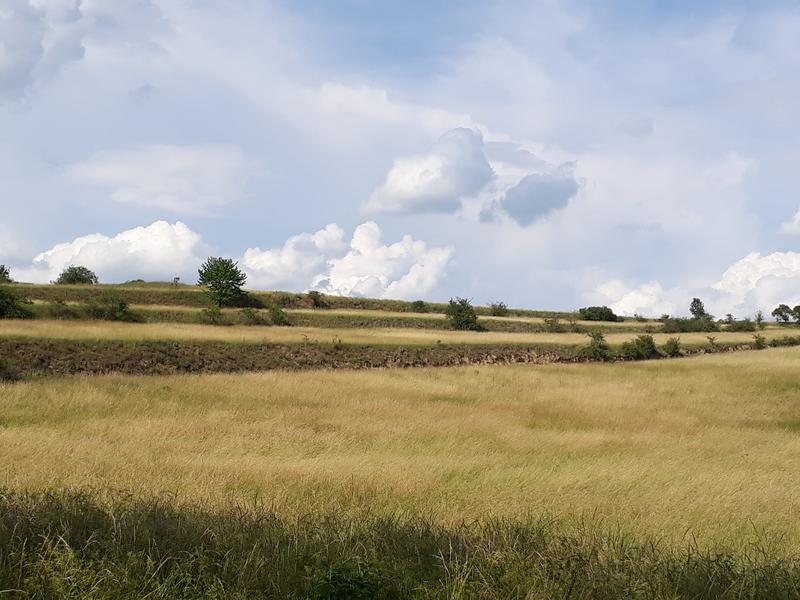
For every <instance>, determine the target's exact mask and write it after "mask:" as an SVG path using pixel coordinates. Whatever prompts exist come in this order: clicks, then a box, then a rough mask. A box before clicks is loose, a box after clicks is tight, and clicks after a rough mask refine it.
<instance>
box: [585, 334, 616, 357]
mask: <svg viewBox="0 0 800 600" xmlns="http://www.w3.org/2000/svg"><path fill="white" fill-rule="evenodd" d="M586 335H588V336H589V345H588V346H586V347H584V348H583V349H582V350H581V352H580V355H581V356H583V357H585V358H591V359H593V360H607V359H608V356H609V347H608V342H606V336H604V335H603V332H602V331H590V332H589V333H587V334H586Z"/></svg>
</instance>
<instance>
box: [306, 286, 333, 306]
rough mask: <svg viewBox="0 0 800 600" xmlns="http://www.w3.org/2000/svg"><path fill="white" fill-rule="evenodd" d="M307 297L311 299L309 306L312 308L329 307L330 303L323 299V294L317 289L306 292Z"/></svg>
mask: <svg viewBox="0 0 800 600" xmlns="http://www.w3.org/2000/svg"><path fill="white" fill-rule="evenodd" d="M308 299H309V300H311V306H312V307H313V308H330V304H329V303H328V301H327V300H326V299H325V296H324V295H323V294H322V293H321V292H318V291H317V290H311V291H310V292H308Z"/></svg>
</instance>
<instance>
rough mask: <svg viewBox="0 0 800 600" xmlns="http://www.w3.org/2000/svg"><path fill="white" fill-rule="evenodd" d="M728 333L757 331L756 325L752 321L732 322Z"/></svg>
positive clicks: (729, 324)
mask: <svg viewBox="0 0 800 600" xmlns="http://www.w3.org/2000/svg"><path fill="white" fill-rule="evenodd" d="M727 330H728V331H755V330H756V324H755V323H754V322H753V321H751V320H750V319H742V320H741V321H736V320H733V321H730V322H729V323H728V328H727Z"/></svg>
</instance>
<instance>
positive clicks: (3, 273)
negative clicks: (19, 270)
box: [0, 265, 14, 283]
mask: <svg viewBox="0 0 800 600" xmlns="http://www.w3.org/2000/svg"><path fill="white" fill-rule="evenodd" d="M0 283H14V280H13V279H11V270H10V269H9V268H8V267H7V266H5V265H0Z"/></svg>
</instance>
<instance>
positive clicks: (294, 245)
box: [240, 223, 347, 291]
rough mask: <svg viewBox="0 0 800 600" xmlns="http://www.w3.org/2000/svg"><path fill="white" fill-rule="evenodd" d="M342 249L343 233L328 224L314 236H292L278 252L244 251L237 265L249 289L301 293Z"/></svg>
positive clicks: (335, 226) (336, 227)
mask: <svg viewBox="0 0 800 600" xmlns="http://www.w3.org/2000/svg"><path fill="white" fill-rule="evenodd" d="M346 248H347V245H346V244H345V241H344V230H343V229H342V228H341V227H339V226H338V225H336V224H335V223H331V224H329V225H328V226H327V227H325V228H324V229H320V230H319V231H317V232H316V233H301V234H299V235H295V236H292V237H290V238H289V239H288V240H286V243H285V244H284V245H283V247H281V248H272V249H269V250H261V249H260V248H248V249H247V250H245V253H244V256H243V257H242V259H241V261H240V264H241V267H242V269H244V271H245V272H246V273H247V277H248V280H247V281H248V284H249V285H250V286H255V287H263V288H273V289H275V288H279V289H289V290H298V291H304V290H306V289H308V287H309V286H310V285H311V280H312V279H313V278H314V276H315V275H317V274H318V273H319V272H320V271H321V270H323V269H325V267H326V264H327V261H328V260H329V259H330V258H332V257H334V256H341V254H342V253H343V252H344V251H345V249H346Z"/></svg>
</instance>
